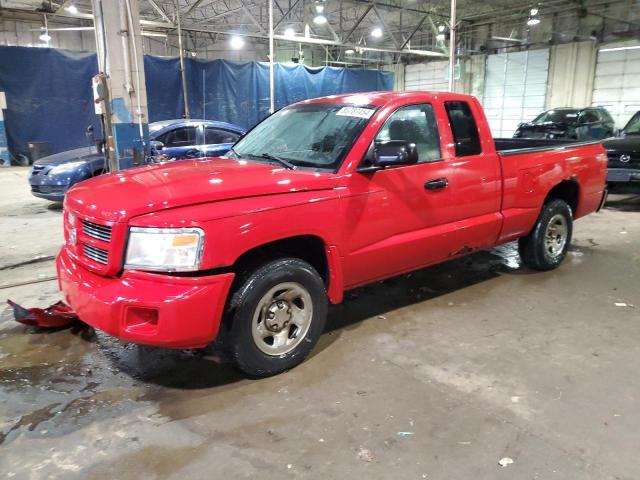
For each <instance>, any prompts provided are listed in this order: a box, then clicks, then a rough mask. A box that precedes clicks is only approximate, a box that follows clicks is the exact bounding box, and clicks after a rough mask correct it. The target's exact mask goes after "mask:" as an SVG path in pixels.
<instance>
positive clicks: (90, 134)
mask: <svg viewBox="0 0 640 480" xmlns="http://www.w3.org/2000/svg"><path fill="white" fill-rule="evenodd" d="M85 135H86V136H87V140H88V141H89V145H95V143H96V140H95V138H94V136H93V125H89V126H88V127H87V131H86V133H85Z"/></svg>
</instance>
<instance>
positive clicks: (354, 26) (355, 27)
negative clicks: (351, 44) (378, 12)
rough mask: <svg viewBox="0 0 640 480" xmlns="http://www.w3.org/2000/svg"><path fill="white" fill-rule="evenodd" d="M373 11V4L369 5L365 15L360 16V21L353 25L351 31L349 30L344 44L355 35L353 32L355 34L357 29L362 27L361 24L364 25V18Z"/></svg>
mask: <svg viewBox="0 0 640 480" xmlns="http://www.w3.org/2000/svg"><path fill="white" fill-rule="evenodd" d="M371 9H373V4H371V5H369V6H368V7H367V9H366V10H365V11H364V13H363V14H362V15H360V17H359V18H358V20H356V23H354V24H353V27H351V30H349V33H347V35H346V36H345V37H344V38H343V39H342V41H343V42H346V41H347V40H349V38H350V37H351V35H353V32H355V31H356V29H357V28H358V27H359V26H360V24H361V23H362V20H364V18H365V17H366V16H367V15H368V14H369V12H370V11H371Z"/></svg>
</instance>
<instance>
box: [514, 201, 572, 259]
mask: <svg viewBox="0 0 640 480" xmlns="http://www.w3.org/2000/svg"><path fill="white" fill-rule="evenodd" d="M572 233H573V216H572V213H571V208H570V207H569V205H567V203H566V202H565V201H563V200H558V199H557V200H552V201H550V202H548V203H546V204H545V205H544V206H543V207H542V212H540V216H539V217H538V221H537V222H536V224H535V226H534V227H533V230H532V231H531V233H530V234H529V235H527V236H526V237H522V238H521V239H520V240H519V241H518V250H519V252H520V258H521V259H522V261H523V263H524V264H525V265H526V266H527V267H529V268H532V269H534V270H552V269H554V268H556V267H557V266H558V265H560V264H561V263H562V261H563V260H564V258H565V257H566V256H567V251H568V250H569V245H570V243H571V235H572Z"/></svg>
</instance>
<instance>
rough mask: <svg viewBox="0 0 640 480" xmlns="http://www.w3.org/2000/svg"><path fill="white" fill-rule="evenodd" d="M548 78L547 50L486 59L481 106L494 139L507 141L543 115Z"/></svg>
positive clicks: (497, 55)
mask: <svg viewBox="0 0 640 480" xmlns="http://www.w3.org/2000/svg"><path fill="white" fill-rule="evenodd" d="M548 75H549V49H547V48H545V49H541V50H530V51H526V52H511V53H500V54H496V55H488V56H487V66H486V72H485V84H484V97H483V102H482V103H483V106H484V109H485V113H486V114H487V119H488V120H489V125H490V126H491V132H492V133H493V135H494V136H495V137H511V136H512V135H513V132H515V130H516V128H517V127H518V124H520V123H522V122H528V121H531V120H533V119H534V118H535V116H536V115H538V114H539V113H542V112H543V111H544V104H545V99H546V95H547V78H548Z"/></svg>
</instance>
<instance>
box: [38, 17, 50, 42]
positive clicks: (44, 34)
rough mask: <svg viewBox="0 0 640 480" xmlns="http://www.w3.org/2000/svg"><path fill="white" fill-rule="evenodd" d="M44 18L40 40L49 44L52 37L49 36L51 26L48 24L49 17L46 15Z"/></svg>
mask: <svg viewBox="0 0 640 480" xmlns="http://www.w3.org/2000/svg"><path fill="white" fill-rule="evenodd" d="M43 18H44V25H43V26H42V27H40V30H43V32H42V33H41V34H40V36H39V37H38V38H39V39H40V41H41V42H44V43H46V44H49V40H51V35H49V24H48V23H47V16H46V15H44V16H43Z"/></svg>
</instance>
